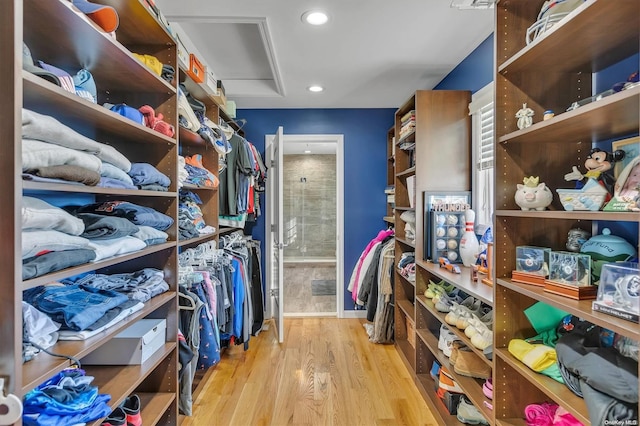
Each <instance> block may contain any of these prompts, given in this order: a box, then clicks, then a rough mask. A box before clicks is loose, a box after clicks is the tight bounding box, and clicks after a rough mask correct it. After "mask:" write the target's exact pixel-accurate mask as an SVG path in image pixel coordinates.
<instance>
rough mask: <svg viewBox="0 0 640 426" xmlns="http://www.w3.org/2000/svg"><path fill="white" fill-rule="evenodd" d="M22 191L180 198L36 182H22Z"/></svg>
mask: <svg viewBox="0 0 640 426" xmlns="http://www.w3.org/2000/svg"><path fill="white" fill-rule="evenodd" d="M22 189H23V190H25V191H42V192H76V193H85V194H101V195H124V196H134V197H166V198H175V197H177V196H178V193H177V192H173V191H167V192H163V191H146V190H142V189H120V188H103V187H98V186H88V185H74V184H66V183H48V182H36V181H30V180H23V181H22Z"/></svg>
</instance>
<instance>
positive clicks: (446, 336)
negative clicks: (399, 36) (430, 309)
mask: <svg viewBox="0 0 640 426" xmlns="http://www.w3.org/2000/svg"><path fill="white" fill-rule="evenodd" d="M459 340H460V339H459V338H458V336H456V335H455V334H454V333H453V332H452V331H450V330H449V329H447V328H446V327H444V330H442V327H441V328H440V338H439V339H438V349H440V350H441V351H442V353H443V354H444V356H446V357H447V358H448V357H450V356H451V351H452V350H453V342H455V341H459Z"/></svg>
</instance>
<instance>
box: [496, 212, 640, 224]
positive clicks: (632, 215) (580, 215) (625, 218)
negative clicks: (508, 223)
mask: <svg viewBox="0 0 640 426" xmlns="http://www.w3.org/2000/svg"><path fill="white" fill-rule="evenodd" d="M496 217H498V218H500V217H528V218H534V219H569V220H576V221H577V220H592V221H593V220H608V221H616V222H636V223H638V222H640V215H639V214H638V213H637V212H603V211H597V212H589V211H565V210H545V211H541V212H539V211H523V210H496Z"/></svg>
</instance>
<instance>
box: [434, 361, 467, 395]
mask: <svg viewBox="0 0 640 426" xmlns="http://www.w3.org/2000/svg"><path fill="white" fill-rule="evenodd" d="M438 387H439V388H440V389H443V390H446V391H448V392H455V393H464V392H463V391H462V388H461V387H460V386H459V385H458V384H457V383H456V382H455V380H453V377H452V376H451V373H450V372H449V370H447V369H446V368H445V367H440V376H439V377H438Z"/></svg>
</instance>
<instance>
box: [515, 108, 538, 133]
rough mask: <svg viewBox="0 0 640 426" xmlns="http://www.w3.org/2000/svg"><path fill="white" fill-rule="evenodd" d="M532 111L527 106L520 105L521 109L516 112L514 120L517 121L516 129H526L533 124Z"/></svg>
mask: <svg viewBox="0 0 640 426" xmlns="http://www.w3.org/2000/svg"><path fill="white" fill-rule="evenodd" d="M533 114H534V112H533V110H532V109H531V108H528V107H527V104H526V103H524V104H522V109H521V110H518V112H516V118H517V119H518V129H520V130H522V129H526V128H527V127H529V126H531V125H532V124H533V119H532V118H531V117H533Z"/></svg>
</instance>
